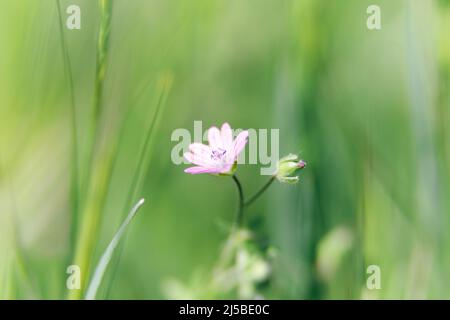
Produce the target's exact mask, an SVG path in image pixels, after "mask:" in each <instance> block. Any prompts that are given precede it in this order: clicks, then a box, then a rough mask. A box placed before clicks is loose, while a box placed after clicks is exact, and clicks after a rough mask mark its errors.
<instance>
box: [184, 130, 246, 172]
mask: <svg viewBox="0 0 450 320" xmlns="http://www.w3.org/2000/svg"><path fill="white" fill-rule="evenodd" d="M247 137H248V131H242V132H241V133H239V135H238V136H237V137H236V139H235V140H234V141H233V132H232V131H231V127H230V125H229V124H228V123H224V124H223V125H222V128H221V129H220V130H219V129H218V128H216V127H211V128H210V129H209V130H208V141H209V146H207V145H204V144H201V143H192V144H190V145H189V152H186V153H185V154H184V158H185V159H186V160H187V161H189V162H191V163H193V164H195V165H196V166H195V167H190V168H187V169H186V170H184V172H186V173H190V174H199V173H211V174H229V173H232V171H233V166H234V164H235V162H236V160H237V157H238V155H239V154H240V153H241V151H242V150H243V149H244V147H245V145H246V144H247Z"/></svg>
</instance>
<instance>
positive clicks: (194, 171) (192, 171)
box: [184, 167, 220, 174]
mask: <svg viewBox="0 0 450 320" xmlns="http://www.w3.org/2000/svg"><path fill="white" fill-rule="evenodd" d="M184 172H186V173H190V174H200V173H219V172H220V170H218V169H212V168H205V167H189V168H187V169H185V170H184Z"/></svg>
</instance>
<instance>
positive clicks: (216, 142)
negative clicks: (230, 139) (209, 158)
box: [208, 127, 223, 149]
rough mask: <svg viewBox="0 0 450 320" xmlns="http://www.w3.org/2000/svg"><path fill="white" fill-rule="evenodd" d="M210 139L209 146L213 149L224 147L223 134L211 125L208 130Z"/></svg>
mask: <svg viewBox="0 0 450 320" xmlns="http://www.w3.org/2000/svg"><path fill="white" fill-rule="evenodd" d="M208 141H209V146H210V147H211V148H213V149H219V148H222V149H223V143H222V136H221V134H220V131H219V129H217V128H216V127H211V128H209V130H208Z"/></svg>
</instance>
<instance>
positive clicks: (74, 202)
mask: <svg viewBox="0 0 450 320" xmlns="http://www.w3.org/2000/svg"><path fill="white" fill-rule="evenodd" d="M55 1H56V7H57V10H58V19H59V34H60V41H61V49H62V56H63V61H64V67H65V68H64V70H65V74H66V77H67V82H68V86H69V96H70V111H71V129H72V133H71V134H72V151H71V166H70V168H71V174H70V176H71V178H70V180H71V182H70V207H71V221H70V249H69V255H68V257H69V259H70V258H71V256H72V255H73V252H74V249H75V240H76V234H77V225H78V203H79V181H78V172H79V170H78V142H77V141H78V139H77V136H78V132H77V114H76V105H75V94H74V85H73V73H72V66H71V62H70V55H69V50H68V48H67V44H66V39H65V37H64V22H63V18H62V14H61V4H60V0H55Z"/></svg>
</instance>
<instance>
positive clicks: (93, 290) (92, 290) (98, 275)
mask: <svg viewBox="0 0 450 320" xmlns="http://www.w3.org/2000/svg"><path fill="white" fill-rule="evenodd" d="M144 201H145V200H144V199H141V200H139V201H138V203H136V204H135V205H134V207H133V208H132V209H131V211H130V213H129V214H128V216H127V218H126V219H125V221H124V222H123V223H122V225H121V226H120V228H119V230H117V233H116V234H115V235H114V237H113V239H112V240H111V242H110V243H109V245H108V247H107V248H106V250H105V252H104V253H103V255H102V257H101V258H100V261H99V263H98V265H97V268H96V269H95V272H94V275H93V277H92V280H91V282H90V283H89V286H88V290H87V293H86V300H94V299H95V296H96V294H97V290H98V288H99V287H100V284H101V282H102V279H103V275H104V274H105V271H106V268H107V267H108V264H109V262H110V261H111V258H112V256H113V253H114V250H115V249H116V247H117V245H118V244H119V241H120V239H121V238H122V235H123V234H124V232H125V230H126V228H127V227H128V225H129V224H130V222H131V220H133V218H134V216H135V215H136V213H137V211H138V210H139V208H140V207H141V206H142V205H143V204H144Z"/></svg>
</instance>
